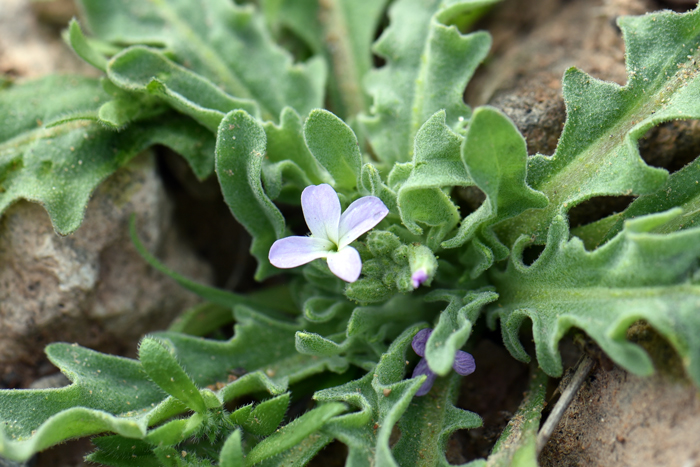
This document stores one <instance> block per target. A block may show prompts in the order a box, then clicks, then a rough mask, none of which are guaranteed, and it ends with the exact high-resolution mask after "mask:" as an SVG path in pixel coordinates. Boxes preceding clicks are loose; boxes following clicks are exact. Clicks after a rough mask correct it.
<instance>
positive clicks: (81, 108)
mask: <svg viewBox="0 0 700 467" xmlns="http://www.w3.org/2000/svg"><path fill="white" fill-rule="evenodd" d="M107 99H108V95H107V94H106V93H105V92H104V91H103V90H102V89H101V87H100V84H99V82H98V81H96V80H93V79H89V78H82V77H75V76H51V77H47V78H43V79H40V80H36V81H30V82H26V83H24V84H21V85H15V86H12V87H10V88H9V89H7V90H3V91H2V92H0V212H2V211H4V210H5V209H6V208H7V207H8V206H9V205H10V204H12V203H14V202H15V201H17V200H18V199H26V200H29V201H34V202H37V203H40V204H41V205H43V206H44V207H45V208H46V210H47V211H48V213H49V216H50V217H51V221H52V223H53V225H54V228H55V229H56V231H57V232H58V233H60V234H63V235H67V234H69V233H71V232H73V231H75V230H76V229H77V228H78V227H79V226H80V223H81V222H82V219H83V216H84V213H85V208H86V206H87V202H88V200H89V198H90V195H91V194H92V192H93V190H94V189H95V188H96V187H97V185H99V184H100V182H102V181H103V180H104V179H105V178H107V177H108V176H109V175H111V174H112V173H114V172H115V171H116V170H117V169H119V168H120V167H122V166H123V165H124V164H126V163H127V162H128V161H129V160H131V159H132V158H133V157H134V156H135V155H136V154H138V153H139V152H140V151H142V150H144V149H146V148H148V147H149V146H152V145H153V144H164V145H166V146H170V147H171V148H172V149H174V150H175V151H176V152H179V153H181V154H183V156H185V158H186V159H188V161H189V162H190V164H191V165H192V166H193V167H194V168H196V169H197V170H196V172H197V173H198V175H199V174H204V173H205V172H206V170H207V169H206V167H207V165H209V166H210V164H211V153H210V151H211V147H212V146H211V143H212V142H213V141H212V137H211V136H210V135H208V134H207V133H208V132H207V131H206V130H204V129H203V128H201V127H199V125H196V124H195V123H194V122H191V121H187V120H188V119H184V118H183V117H177V116H173V115H163V116H161V117H158V118H156V119H153V120H151V121H149V122H147V123H143V124H141V125H139V126H132V127H129V128H127V129H126V130H124V131H121V132H116V131H113V130H110V129H107V128H104V127H103V126H102V125H99V124H97V123H95V121H96V120H98V114H97V112H98V109H99V107H100V106H101V105H102V104H103V103H105V102H106V101H107ZM208 152H209V153H208ZM210 167H211V166H210ZM209 170H211V168H209Z"/></svg>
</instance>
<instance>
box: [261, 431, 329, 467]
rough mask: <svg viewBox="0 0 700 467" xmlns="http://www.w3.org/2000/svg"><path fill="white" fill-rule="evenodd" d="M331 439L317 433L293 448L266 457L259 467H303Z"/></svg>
mask: <svg viewBox="0 0 700 467" xmlns="http://www.w3.org/2000/svg"><path fill="white" fill-rule="evenodd" d="M331 441H333V438H331V437H330V436H326V435H324V434H321V433H319V432H316V433H313V434H311V435H309V436H307V437H306V439H303V440H302V441H300V442H299V443H297V444H296V445H295V446H294V447H293V448H291V449H287V450H286V451H284V452H282V453H280V454H277V455H276V456H272V457H268V458H267V459H265V460H264V461H262V462H260V463H259V464H257V465H259V466H260V467H303V466H305V465H306V464H308V463H309V461H310V460H311V459H313V457H314V456H315V455H316V454H318V452H319V451H320V450H321V449H323V448H324V447H325V446H326V445H327V444H328V443H330V442H331Z"/></svg>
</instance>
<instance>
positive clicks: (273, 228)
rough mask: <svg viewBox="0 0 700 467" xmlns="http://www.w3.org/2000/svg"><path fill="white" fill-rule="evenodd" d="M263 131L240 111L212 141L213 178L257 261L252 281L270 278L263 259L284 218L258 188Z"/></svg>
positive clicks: (264, 142)
mask: <svg viewBox="0 0 700 467" xmlns="http://www.w3.org/2000/svg"><path fill="white" fill-rule="evenodd" d="M266 145H267V139H266V137H265V130H264V129H263V127H262V125H261V124H260V123H258V122H257V121H256V120H255V119H254V118H253V117H251V116H250V115H248V114H247V113H246V112H244V111H242V110H235V111H233V112H231V113H229V114H227V115H226V117H225V118H224V119H223V120H222V121H221V125H220V126H219V133H218V136H217V141H216V174H217V176H218V177H219V184H220V185H221V191H222V193H223V195H224V199H225V200H226V204H228V206H229V208H230V209H231V213H232V214H233V215H234V217H235V218H236V219H237V220H238V222H240V223H241V224H243V226H244V227H245V228H246V230H248V232H249V233H250V235H251V236H252V237H253V242H252V244H251V247H250V251H251V253H252V254H253V256H255V258H256V259H257V260H258V268H257V271H256V273H255V277H256V279H258V280H262V279H264V278H265V277H268V276H270V275H272V274H274V273H275V272H276V271H277V269H276V268H274V267H273V266H272V265H271V264H270V261H269V260H268V258H267V255H268V252H269V251H270V247H271V246H272V244H273V243H274V241H275V240H277V239H278V238H281V237H283V236H284V234H285V225H284V217H283V216H282V213H280V211H279V210H278V209H277V207H276V206H275V205H274V204H272V201H270V199H269V198H268V197H267V195H266V194H265V191H264V189H263V187H262V181H261V175H260V174H261V171H262V163H263V162H262V160H263V157H264V156H265V148H266Z"/></svg>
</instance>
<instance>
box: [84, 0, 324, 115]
mask: <svg viewBox="0 0 700 467" xmlns="http://www.w3.org/2000/svg"><path fill="white" fill-rule="evenodd" d="M80 6H81V7H82V11H83V14H84V16H85V18H86V20H87V23H88V25H89V26H90V29H91V30H92V32H93V34H95V35H96V36H97V37H98V38H99V39H101V40H103V41H107V42H111V43H115V44H120V45H123V44H130V45H137V44H142V45H148V46H159V47H165V48H166V49H168V50H169V51H172V53H173V54H174V56H175V59H176V61H177V62H178V63H180V64H181V65H184V66H186V67H187V68H189V69H190V70H192V71H194V72H195V73H197V74H198V75H201V76H202V77H204V78H206V79H208V80H209V81H211V82H213V83H214V84H215V85H216V86H220V87H221V88H222V89H223V90H224V91H225V92H226V93H228V94H230V95H232V96H235V97H237V98H239V99H254V100H255V101H256V102H257V103H258V105H259V106H260V110H261V113H262V117H263V118H264V119H266V120H275V119H276V118H277V116H278V115H280V113H281V112H282V109H283V108H284V107H286V106H290V107H293V108H294V109H296V110H297V111H298V112H299V113H300V114H301V115H307V114H308V113H309V111H310V110H311V109H313V108H317V107H321V105H322V103H323V95H324V92H323V86H324V83H325V79H326V70H325V65H324V63H323V61H322V60H320V59H311V60H310V61H309V62H307V63H306V64H293V63H292V58H291V56H290V55H289V54H288V53H287V52H286V51H284V50H283V49H282V48H280V47H279V46H277V45H276V44H275V43H274V42H273V40H272V38H271V37H270V36H269V34H268V33H267V31H266V30H265V28H264V21H263V18H262V17H261V15H260V14H258V13H257V12H256V11H255V9H254V8H253V7H252V6H250V5H248V6H240V5H237V4H235V3H234V2H230V1H227V0H206V1H202V2H198V3H196V4H193V3H192V2H189V1H187V0H171V1H156V2H146V3H144V2H142V1H140V0H125V1H120V2H103V1H101V0H80ZM243 57H245V59H243Z"/></svg>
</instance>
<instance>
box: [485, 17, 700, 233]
mask: <svg viewBox="0 0 700 467" xmlns="http://www.w3.org/2000/svg"><path fill="white" fill-rule="evenodd" d="M619 25H620V29H621V30H622V33H623V37H624V39H625V50H626V62H627V73H628V82H627V84H626V85H625V86H619V85H617V84H614V83H608V82H603V81H600V80H597V79H595V78H593V77H591V76H589V75H586V74H585V73H583V72H582V71H579V70H577V69H575V68H571V69H569V70H568V71H567V72H566V73H565V75H564V80H563V92H564V100H565V102H566V109H567V121H566V124H565V126H564V131H563V133H562V135H561V139H560V140H559V145H558V146H557V149H556V151H555V153H554V155H553V156H551V157H546V156H541V155H538V156H535V157H533V158H531V159H530V161H529V167H528V169H529V171H528V182H529V184H530V186H532V187H533V188H534V189H536V190H539V191H541V192H543V193H544V194H545V195H546V196H547V197H548V198H549V200H550V204H549V206H548V207H547V208H545V209H544V210H543V211H542V212H539V213H536V214H533V215H527V216H525V215H521V216H518V217H516V218H514V219H513V220H512V221H508V222H505V223H504V224H503V225H502V227H500V228H499V230H498V232H499V236H501V237H502V238H504V239H507V240H506V243H508V244H512V243H513V242H514V241H515V240H516V239H517V238H518V237H519V236H520V235H522V234H525V235H533V234H535V235H536V236H537V238H538V241H539V242H542V241H543V240H544V238H545V236H546V232H547V228H548V227H549V224H550V222H551V221H552V219H553V218H554V217H555V216H556V215H557V214H558V213H560V212H566V211H568V210H569V209H571V208H572V207H574V206H575V205H576V204H578V203H580V202H582V201H584V200H587V199H589V198H591V197H594V196H603V195H630V194H636V195H640V194H647V193H651V192H653V191H655V190H656V189H658V188H659V187H660V186H661V185H662V184H663V183H664V182H665V181H666V179H667V176H668V174H667V172H666V171H665V170H663V169H657V168H653V167H650V166H648V165H646V164H645V163H644V161H643V160H642V159H641V157H640V156H639V150H638V147H637V141H638V140H639V138H640V137H642V136H643V135H644V134H645V133H646V131H647V130H649V129H650V128H651V127H653V126H654V125H658V124H660V123H663V122H667V121H670V120H674V119H688V118H700V77H699V76H698V71H697V66H696V62H697V60H698V59H700V48H699V47H700V10H698V9H697V8H696V9H695V10H694V11H692V12H689V13H685V14H678V13H673V12H670V11H662V12H658V13H653V14H649V15H645V16H638V17H622V18H620V20H619ZM660 38H663V39H662V40H660Z"/></svg>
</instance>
